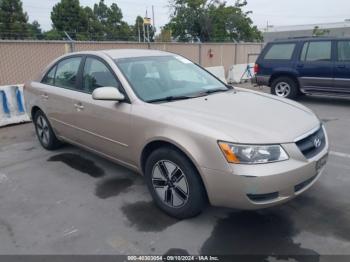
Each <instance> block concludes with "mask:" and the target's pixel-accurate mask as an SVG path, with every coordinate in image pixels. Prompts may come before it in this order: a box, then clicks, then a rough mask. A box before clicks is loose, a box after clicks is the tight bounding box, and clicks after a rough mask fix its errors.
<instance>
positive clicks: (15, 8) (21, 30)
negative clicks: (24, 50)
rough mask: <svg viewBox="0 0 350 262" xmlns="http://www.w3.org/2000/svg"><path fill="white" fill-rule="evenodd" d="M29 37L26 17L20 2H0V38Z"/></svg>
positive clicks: (6, 0) (9, 0)
mask: <svg viewBox="0 0 350 262" xmlns="http://www.w3.org/2000/svg"><path fill="white" fill-rule="evenodd" d="M27 37H29V29H28V15H27V13H25V12H23V6H22V2H21V1H20V0H0V38H2V39H24V38H27Z"/></svg>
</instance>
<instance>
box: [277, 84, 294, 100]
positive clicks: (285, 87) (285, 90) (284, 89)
mask: <svg viewBox="0 0 350 262" xmlns="http://www.w3.org/2000/svg"><path fill="white" fill-rule="evenodd" d="M275 92H276V95H277V96H280V97H288V96H289V94H290V92H291V87H290V85H289V84H288V83H286V82H279V83H278V84H277V85H276V87H275Z"/></svg>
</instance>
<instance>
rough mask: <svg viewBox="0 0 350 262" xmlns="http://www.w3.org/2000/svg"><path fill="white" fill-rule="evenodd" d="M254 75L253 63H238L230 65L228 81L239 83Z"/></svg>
mask: <svg viewBox="0 0 350 262" xmlns="http://www.w3.org/2000/svg"><path fill="white" fill-rule="evenodd" d="M253 76H254V63H250V64H238V65H233V66H231V67H230V69H229V71H228V79H227V81H228V82H229V83H236V84H237V83H241V82H242V81H245V80H249V79H251V78H252V77H253Z"/></svg>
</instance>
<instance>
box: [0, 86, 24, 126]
mask: <svg viewBox="0 0 350 262" xmlns="http://www.w3.org/2000/svg"><path fill="white" fill-rule="evenodd" d="M28 121H30V119H29V116H28V115H27V112H26V109H25V104H24V97H23V85H13V86H0V127H1V126H6V125H10V124H17V123H22V122H28Z"/></svg>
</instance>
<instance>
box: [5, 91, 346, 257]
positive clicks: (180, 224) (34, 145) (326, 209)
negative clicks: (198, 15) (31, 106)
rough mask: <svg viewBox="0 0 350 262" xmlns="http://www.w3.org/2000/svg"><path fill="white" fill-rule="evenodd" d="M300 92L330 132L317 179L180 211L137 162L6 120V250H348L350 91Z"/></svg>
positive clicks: (271, 253)
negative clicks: (161, 199)
mask: <svg viewBox="0 0 350 262" xmlns="http://www.w3.org/2000/svg"><path fill="white" fill-rule="evenodd" d="M299 101H300V102H301V103H303V104H304V105H306V106H308V107H309V108H311V109H312V110H314V112H316V113H317V114H318V116H319V117H320V118H321V119H322V120H323V122H324V123H325V125H326V128H327V131H328V134H329V137H330V141H331V153H330V156H329V162H328V165H327V167H326V170H325V172H324V174H323V176H322V177H321V178H320V180H319V181H318V182H317V183H316V184H315V185H314V186H313V187H312V188H311V189H310V190H309V191H307V192H306V193H304V194H303V195H301V196H300V197H298V198H296V199H295V200H293V201H291V202H289V203H287V204H285V205H282V206H278V207H274V208H270V209H266V210H260V211H249V212H248V211H240V210H232V209H223V208H214V207H209V208H208V209H207V210H206V211H205V212H204V213H203V214H201V215H200V216H198V217H196V218H193V219H189V220H183V221H178V220H176V219H173V218H170V217H168V216H167V215H165V214H163V213H162V212H161V211H159V210H158V209H157V208H156V207H155V206H154V205H153V203H152V201H151V197H150V195H149V193H148V191H147V188H146V186H145V184H144V182H143V178H142V177H141V176H139V175H137V174H135V173H133V172H132V171H129V170H127V169H125V168H123V167H121V166H118V165H116V164H114V163H111V162H109V161H107V160H104V159H102V158H100V157H97V156H95V155H93V154H91V153H89V152H86V151H84V150H81V149H79V148H76V147H73V146H68V145H67V146H64V147H63V148H62V149H60V150H58V151H55V152H48V151H45V150H44V149H43V148H42V147H41V146H40V145H39V143H38V141H37V139H36V137H35V132H34V128H33V125H32V124H31V123H29V124H24V125H16V126H11V127H5V128H1V129H0V146H1V148H0V254H85V255H86V254H148V255H149V254H157V255H162V254H166V253H168V254H169V253H173V254H174V253H175V254H211V255H223V254H259V255H263V256H264V257H266V259H268V258H269V259H270V258H273V259H275V260H276V259H277V260H278V259H279V256H280V255H284V256H285V258H286V259H287V260H288V259H291V260H290V261H293V258H294V259H297V257H298V255H313V256H307V257H306V259H307V260H306V261H322V259H321V257H320V256H319V255H324V254H328V255H329V254H339V255H342V254H343V255H344V254H348V255H350V189H349V188H350V135H349V132H350V100H349V99H348V100H347V99H337V98H322V97H303V98H301V99H300V100H299ZM252 106H253V105H252ZM261 113H263V112H256V114H257V117H258V116H259V114H261ZM295 124H297V123H295Z"/></svg>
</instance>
